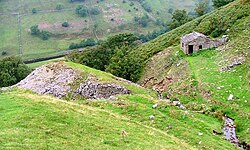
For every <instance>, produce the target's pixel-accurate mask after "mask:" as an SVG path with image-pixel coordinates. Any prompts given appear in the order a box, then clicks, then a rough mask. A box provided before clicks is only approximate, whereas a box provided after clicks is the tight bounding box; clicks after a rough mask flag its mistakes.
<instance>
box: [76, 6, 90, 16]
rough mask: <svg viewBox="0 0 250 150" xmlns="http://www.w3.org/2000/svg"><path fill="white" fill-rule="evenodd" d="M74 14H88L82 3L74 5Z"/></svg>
mask: <svg viewBox="0 0 250 150" xmlns="http://www.w3.org/2000/svg"><path fill="white" fill-rule="evenodd" d="M76 14H78V15H79V16H81V17H86V16H87V15H88V9H87V8H86V7H85V6H83V5H78V6H77V7H76Z"/></svg>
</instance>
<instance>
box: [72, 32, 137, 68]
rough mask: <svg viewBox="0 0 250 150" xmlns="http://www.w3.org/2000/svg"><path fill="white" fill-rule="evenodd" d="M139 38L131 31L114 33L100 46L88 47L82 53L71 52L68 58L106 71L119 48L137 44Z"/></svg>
mask: <svg viewBox="0 0 250 150" xmlns="http://www.w3.org/2000/svg"><path fill="white" fill-rule="evenodd" d="M137 39H138V38H137V37H136V36H135V35H133V34H129V33H123V34H118V35H114V36H111V37H109V38H108V39H107V40H106V41H104V42H102V43H101V44H100V45H99V46H96V47H93V48H90V49H86V50H85V51H83V52H82V53H81V54H80V55H79V54H74V53H73V54H70V55H69V56H68V59H69V60H72V61H75V62H78V63H82V64H84V65H87V66H89V67H92V68H95V69H99V70H102V71H104V70H105V69H106V67H107V66H108V65H109V63H110V60H111V58H112V57H113V56H114V54H115V53H116V51H117V50H118V49H119V48H121V47H125V46H132V45H135V44H134V42H135V41H136V40H137ZM90 42H91V40H89V43H90Z"/></svg>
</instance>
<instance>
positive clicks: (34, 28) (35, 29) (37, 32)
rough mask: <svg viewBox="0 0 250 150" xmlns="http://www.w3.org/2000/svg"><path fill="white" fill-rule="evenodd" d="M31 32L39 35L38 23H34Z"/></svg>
mask: <svg viewBox="0 0 250 150" xmlns="http://www.w3.org/2000/svg"><path fill="white" fill-rule="evenodd" d="M30 31H31V34H32V35H39V33H40V30H39V29H38V25H34V26H32V27H31V28H30Z"/></svg>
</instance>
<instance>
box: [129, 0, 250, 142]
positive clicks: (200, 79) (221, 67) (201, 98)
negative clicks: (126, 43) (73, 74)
mask: <svg viewBox="0 0 250 150" xmlns="http://www.w3.org/2000/svg"><path fill="white" fill-rule="evenodd" d="M249 12H250V2H249V1H247V0H237V1H235V2H233V3H231V4H229V5H227V6H224V7H222V8H220V9H218V10H216V11H214V12H212V13H210V14H207V15H205V16H202V17H200V18H197V19H195V20H193V21H191V22H189V23H187V24H185V25H183V26H181V27H179V28H177V29H175V30H173V31H171V32H169V33H167V34H165V35H163V36H160V37H159V38H157V39H156V40H154V41H152V42H149V43H147V44H145V45H143V46H141V47H139V48H138V49H136V50H135V51H134V53H131V54H130V56H129V57H134V55H135V54H136V53H137V56H136V58H138V54H140V56H141V60H140V61H141V63H145V64H146V65H145V68H144V71H143V73H142V76H141V79H140V81H139V83H140V84H142V85H144V86H145V87H150V88H154V89H155V90H157V91H159V92H160V93H162V94H163V95H164V96H165V97H167V98H170V99H172V100H174V99H177V100H179V101H180V102H181V103H183V104H184V105H185V106H186V107H187V108H188V109H189V110H192V111H196V112H199V113H203V114H208V115H211V116H214V117H216V118H220V119H223V116H224V115H226V116H229V117H231V118H234V119H235V123H236V133H237V135H238V136H239V139H240V140H241V141H246V142H247V143H250V136H249V124H250V118H249V116H250V101H249V99H250V92H249V91H250V90H249V89H250V86H249V81H250V78H249V77H250V72H249V67H250V59H249V58H250V57H249V56H250V55H249V54H250V53H249V51H250V44H249V42H250V38H249V35H250V31H249V25H250V17H249V14H250V13H249ZM219 30H220V32H221V34H227V35H229V38H230V40H229V42H228V43H227V44H226V45H224V46H221V47H219V48H218V49H216V50H206V51H201V52H198V53H195V54H193V55H192V56H185V55H184V54H183V52H182V51H181V50H180V48H179V47H180V46H179V39H180V37H181V36H182V35H184V34H186V33H189V32H192V31H198V32H201V33H204V34H206V35H214V33H216V32H218V31H219ZM160 51H161V52H160ZM158 52H160V53H158ZM156 53H157V54H156ZM154 54H156V55H154ZM152 56H153V57H152ZM150 57H151V58H150ZM149 58H150V59H149ZM235 62H240V63H239V64H241V65H238V66H235V65H233V64H235ZM232 96H233V98H230V97H232ZM221 121H222V120H221ZM222 122H223V121H222Z"/></svg>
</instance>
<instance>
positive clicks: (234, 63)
mask: <svg viewBox="0 0 250 150" xmlns="http://www.w3.org/2000/svg"><path fill="white" fill-rule="evenodd" d="M244 61H245V59H244V58H243V57H234V58H233V59H232V61H231V63H230V64H228V65H226V66H225V67H223V68H221V69H220V71H221V72H224V71H228V70H230V69H232V68H234V67H236V66H238V65H241V64H242V63H243V62H244Z"/></svg>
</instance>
